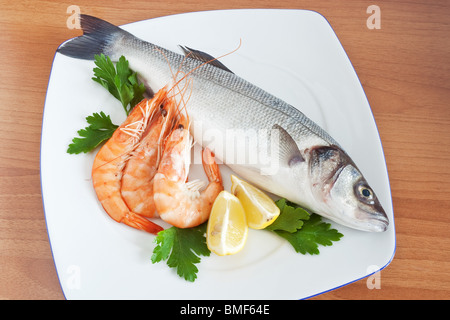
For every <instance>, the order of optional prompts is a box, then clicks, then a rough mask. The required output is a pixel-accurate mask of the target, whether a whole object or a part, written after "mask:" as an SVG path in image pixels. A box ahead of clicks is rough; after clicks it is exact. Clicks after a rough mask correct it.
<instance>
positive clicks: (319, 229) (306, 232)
mask: <svg viewBox="0 0 450 320" xmlns="http://www.w3.org/2000/svg"><path fill="white" fill-rule="evenodd" d="M276 205H277V206H278V207H279V208H280V215H279V216H278V218H277V220H275V221H274V223H272V224H271V225H270V226H268V227H267V228H266V230H270V231H273V232H275V233H276V234H277V235H279V236H280V237H282V238H284V239H286V240H287V241H289V243H290V244H291V245H292V246H293V247H294V249H295V251H296V252H299V253H301V254H307V253H309V254H311V255H313V254H319V253H320V252H319V245H322V246H331V245H333V241H339V240H340V239H341V238H342V237H343V236H344V235H343V234H342V233H339V232H338V231H337V230H336V229H331V228H330V227H331V224H329V223H326V222H323V221H322V218H321V217H320V216H319V215H317V214H315V213H311V214H310V213H309V212H307V211H306V210H305V209H303V208H301V207H300V206H298V205H296V204H293V203H290V202H288V201H286V199H280V200H278V201H277V202H276Z"/></svg>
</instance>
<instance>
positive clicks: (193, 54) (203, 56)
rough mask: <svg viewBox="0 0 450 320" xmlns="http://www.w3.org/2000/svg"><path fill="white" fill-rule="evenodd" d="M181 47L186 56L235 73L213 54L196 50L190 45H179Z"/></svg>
mask: <svg viewBox="0 0 450 320" xmlns="http://www.w3.org/2000/svg"><path fill="white" fill-rule="evenodd" d="M179 47H180V48H181V50H183V53H184V55H185V56H186V57H190V58H193V59H196V60H199V61H202V62H205V63H209V64H210V65H213V66H215V67H217V68H220V69H222V70H225V71H227V72H231V73H233V72H232V71H231V70H230V69H228V68H227V67H225V65H224V64H223V63H222V62H220V61H219V60H217V58H214V57H213V56H212V55H210V54H208V53H206V52H203V51H200V50H195V49H192V48H189V47H185V46H179Z"/></svg>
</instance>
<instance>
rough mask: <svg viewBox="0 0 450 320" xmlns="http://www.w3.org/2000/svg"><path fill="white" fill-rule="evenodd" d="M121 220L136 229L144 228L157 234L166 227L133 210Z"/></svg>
mask: <svg viewBox="0 0 450 320" xmlns="http://www.w3.org/2000/svg"><path fill="white" fill-rule="evenodd" d="M121 222H122V223H125V224H126V225H128V226H130V227H133V228H135V229H140V230H144V231H147V232H149V233H153V234H157V233H158V232H160V231H162V230H164V228H163V227H161V226H160V225H157V224H156V223H154V222H152V221H150V220H147V219H145V218H143V217H141V216H140V215H138V214H135V213H133V212H129V213H128V214H127V215H126V216H125V217H123V219H122V221H121Z"/></svg>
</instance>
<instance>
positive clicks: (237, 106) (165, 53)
mask: <svg viewBox="0 0 450 320" xmlns="http://www.w3.org/2000/svg"><path fill="white" fill-rule="evenodd" d="M123 40H124V42H128V41H127V40H131V41H130V42H131V43H130V42H128V43H123V45H124V47H128V48H130V47H134V48H136V51H137V52H140V53H142V52H145V56H147V57H148V56H152V57H153V58H156V60H158V63H157V64H158V65H159V68H162V69H165V72H162V73H165V74H167V75H168V77H170V71H169V64H170V68H171V69H172V72H173V73H176V72H177V70H178V69H180V70H181V71H182V73H180V74H179V75H178V79H180V78H181V77H183V76H184V75H185V74H188V73H189V77H191V78H192V79H193V82H194V88H196V89H195V90H193V92H192V97H191V100H190V103H189V105H188V109H189V110H190V111H192V113H193V114H194V115H196V116H195V117H194V118H199V117H198V116H199V115H200V114H201V113H202V112H203V113H204V112H206V113H209V112H210V111H211V109H212V108H213V107H214V106H215V105H216V104H219V105H221V106H222V108H214V112H216V113H217V114H216V116H221V117H226V120H225V118H223V121H224V122H227V121H229V122H231V123H232V125H233V128H236V127H243V126H245V127H247V126H249V125H251V126H253V127H256V128H258V129H261V128H263V129H268V130H270V129H271V128H272V126H273V125H274V124H278V125H280V126H281V127H283V128H284V129H285V130H286V131H287V132H288V133H289V134H290V135H291V136H292V137H293V138H294V140H295V141H297V142H299V141H301V140H302V139H304V138H305V137H307V136H311V135H314V136H317V137H319V138H320V139H322V140H324V143H323V144H325V145H327V144H335V145H338V143H337V142H336V141H335V140H334V139H333V138H332V137H331V136H330V135H329V134H328V133H327V132H326V131H325V130H324V129H322V128H321V127H320V126H318V125H317V124H316V123H315V122H313V121H312V120H311V119H309V118H308V117H307V116H305V115H304V114H303V113H302V112H301V111H299V110H298V109H296V108H295V107H293V106H291V105H289V104H287V103H286V102H284V101H283V100H281V99H279V98H277V97H275V96H273V95H271V94H270V93H268V92H266V91H264V90H263V89H261V88H259V87H257V86H255V85H253V84H251V83H250V82H248V81H246V80H244V79H242V78H240V77H239V76H237V75H235V74H233V73H230V72H228V71H225V70H222V69H220V68H218V67H216V66H213V65H210V64H205V63H204V62H202V61H199V60H197V59H193V58H190V57H189V56H188V57H185V56H184V55H181V54H178V53H176V52H173V51H170V50H167V49H164V48H162V47H159V46H156V45H154V44H152V43H149V42H145V41H142V40H139V39H137V38H134V37H133V38H131V39H130V38H125V39H123ZM180 65H181V67H180ZM148 76H149V77H151V74H149V75H148ZM168 79H169V78H168ZM195 102H198V103H200V104H202V105H203V106H200V105H198V104H196V103H195ZM218 109H219V110H218ZM204 117H205V115H204V114H203V115H201V118H204Z"/></svg>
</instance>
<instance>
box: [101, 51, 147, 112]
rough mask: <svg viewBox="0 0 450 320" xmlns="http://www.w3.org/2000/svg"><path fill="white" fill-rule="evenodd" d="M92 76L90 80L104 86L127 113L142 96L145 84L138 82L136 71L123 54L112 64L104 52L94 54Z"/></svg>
mask: <svg viewBox="0 0 450 320" xmlns="http://www.w3.org/2000/svg"><path fill="white" fill-rule="evenodd" d="M94 59H95V60H94V63H95V64H96V65H97V68H94V77H93V78H92V80H94V81H95V82H98V83H100V84H101V85H102V86H103V87H105V88H106V89H107V90H108V91H109V92H110V93H111V94H112V95H113V96H114V97H115V98H116V99H117V100H119V101H120V102H121V103H122V106H123V108H124V110H125V113H126V114H127V115H128V114H129V113H130V111H131V110H132V109H133V107H134V106H135V105H136V104H137V103H138V102H140V101H141V100H142V99H143V98H144V92H145V86H144V84H142V83H141V84H139V83H138V80H137V74H136V72H133V71H132V70H131V69H130V68H129V67H128V60H126V59H125V57H124V56H121V57H120V58H119V61H118V62H117V63H116V66H115V67H114V64H113V63H112V61H111V59H110V58H109V57H108V56H105V55H104V54H101V55H95V57H94Z"/></svg>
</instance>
